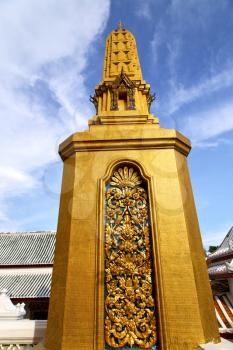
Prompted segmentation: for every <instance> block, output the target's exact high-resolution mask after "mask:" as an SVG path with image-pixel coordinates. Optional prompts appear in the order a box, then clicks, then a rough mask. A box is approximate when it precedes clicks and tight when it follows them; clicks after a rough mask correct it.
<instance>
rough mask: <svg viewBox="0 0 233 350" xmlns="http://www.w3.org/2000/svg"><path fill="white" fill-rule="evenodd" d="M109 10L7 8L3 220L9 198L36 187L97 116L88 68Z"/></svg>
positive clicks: (53, 4)
mask: <svg viewBox="0 0 233 350" xmlns="http://www.w3.org/2000/svg"><path fill="white" fill-rule="evenodd" d="M109 2H110V1H109V0H97V1H94V2H93V1H91V0H85V1H80V0H78V1H77V0H70V1H66V0H60V1H56V0H46V1H41V0H34V1H33V2H30V3H29V2H28V1H27V0H11V1H3V2H1V4H0V76H1V80H0V120H1V138H0V148H1V150H2V155H1V164H0V184H1V186H0V187H1V200H0V202H1V204H2V206H1V207H2V208H3V210H2V218H3V217H5V216H4V215H5V214H4V210H5V206H4V200H5V198H7V197H10V196H15V195H18V194H21V193H24V192H27V191H29V189H32V188H33V187H35V186H36V185H37V179H35V178H34V177H32V172H35V170H36V169H38V168H40V167H43V166H46V164H48V163H49V162H51V161H54V159H56V157H57V146H58V143H59V141H60V140H61V139H62V138H64V136H65V135H66V136H67V135H68V134H69V133H70V132H72V131H75V130H78V129H80V128H84V127H86V126H87V120H86V118H87V119H88V118H90V117H91V115H92V114H93V111H92V108H91V106H89V103H88V98H87V94H86V89H85V67H86V64H87V61H88V54H89V49H90V45H91V44H92V43H93V42H94V40H95V38H96V37H97V36H98V35H100V34H101V32H102V31H103V29H104V27H105V24H106V20H107V19H108V15H109V7H110V3H109ZM84 97H85V101H86V102H84ZM83 116H85V118H84V117H83ZM5 221H6V217H5Z"/></svg>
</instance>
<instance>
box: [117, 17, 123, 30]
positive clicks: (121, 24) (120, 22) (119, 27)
mask: <svg viewBox="0 0 233 350" xmlns="http://www.w3.org/2000/svg"><path fill="white" fill-rule="evenodd" d="M118 29H124V25H123V23H122V20H121V19H120V21H119V22H118Z"/></svg>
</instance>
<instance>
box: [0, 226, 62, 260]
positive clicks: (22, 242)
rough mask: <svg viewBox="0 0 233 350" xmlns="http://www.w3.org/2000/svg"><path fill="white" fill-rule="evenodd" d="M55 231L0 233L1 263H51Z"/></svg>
mask: <svg viewBox="0 0 233 350" xmlns="http://www.w3.org/2000/svg"><path fill="white" fill-rule="evenodd" d="M55 241H56V232H54V231H36V232H15V233H12V232H9V233H3V232H2V233H0V266H1V265H3V266H4V265H37V264H53V259H54V249H55Z"/></svg>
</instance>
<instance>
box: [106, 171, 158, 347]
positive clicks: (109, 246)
mask: <svg viewBox="0 0 233 350" xmlns="http://www.w3.org/2000/svg"><path fill="white" fill-rule="evenodd" d="M105 204H106V208H105V342H106V347H105V348H106V349H109V348H110V349H111V348H121V349H130V348H131V349H138V348H140V349H156V348H157V346H156V342H157V331H156V311H155V299H154V288H153V283H152V280H153V279H152V256H151V232H150V219H149V204H148V195H147V187H146V183H145V181H143V179H142V177H141V176H140V175H139V173H138V172H137V171H136V170H135V169H134V168H132V167H128V166H124V167H119V168H118V169H117V170H116V171H115V172H114V174H113V176H112V178H111V180H110V181H109V183H108V184H107V186H106V198H105Z"/></svg>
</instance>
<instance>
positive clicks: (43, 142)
mask: <svg viewBox="0 0 233 350" xmlns="http://www.w3.org/2000/svg"><path fill="white" fill-rule="evenodd" d="M232 18H233V2H232V1H231V0H216V1H210V0H186V1H184V0H153V1H152V0H112V2H110V1H108V0H95V1H92V0H83V1H81V0H69V1H67V0H59V1H56V0H46V1H45V0H34V1H33V2H30V3H28V1H27V0H3V1H1V3H0V75H1V81H0V118H1V139H0V148H1V164H0V189H1V197H0V230H1V231H16V230H20V231H21V230H43V229H45V230H46V229H56V224H57V216H58V206H59V193H60V186H61V176H62V162H61V160H60V159H59V157H58V155H57V149H58V145H59V143H60V142H61V141H62V140H63V139H65V138H66V137H67V136H68V135H70V134H71V133H72V132H75V131H77V130H84V129H85V128H87V120H88V119H89V118H91V117H92V115H93V114H94V109H93V106H92V105H91V104H90V102H89V95H90V94H93V91H94V87H95V85H97V84H98V83H99V81H100V80H101V78H102V69H103V57H104V46H105V38H106V36H107V35H108V33H109V32H110V31H112V30H113V29H115V28H116V25H117V22H118V21H119V19H122V21H123V22H124V24H125V27H126V28H127V29H129V30H130V31H131V32H132V33H133V34H134V35H135V37H136V41H137V46H138V52H139V57H140V62H141V66H142V71H143V76H144V78H145V79H146V80H147V82H149V83H150V84H151V89H152V91H155V92H156V94H157V101H156V102H155V103H154V104H153V107H152V113H153V114H154V115H156V116H157V117H159V119H160V124H161V126H162V127H165V128H175V129H177V130H179V131H181V132H182V133H184V134H185V135H186V136H188V137H189V138H190V139H191V141H192V144H193V149H192V151H191V153H190V155H189V166H190V174H191V179H192V185H193V190H194V196H195V200H196V206H197V212H198V216H199V222H200V227H201V232H202V237H203V240H204V244H205V245H206V246H208V245H210V244H219V243H220V241H221V240H222V239H223V237H224V235H225V234H226V233H227V230H228V229H229V228H230V227H231V226H232V225H233V211H232V198H233V185H232V179H233V45H232V35H233V21H232Z"/></svg>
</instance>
